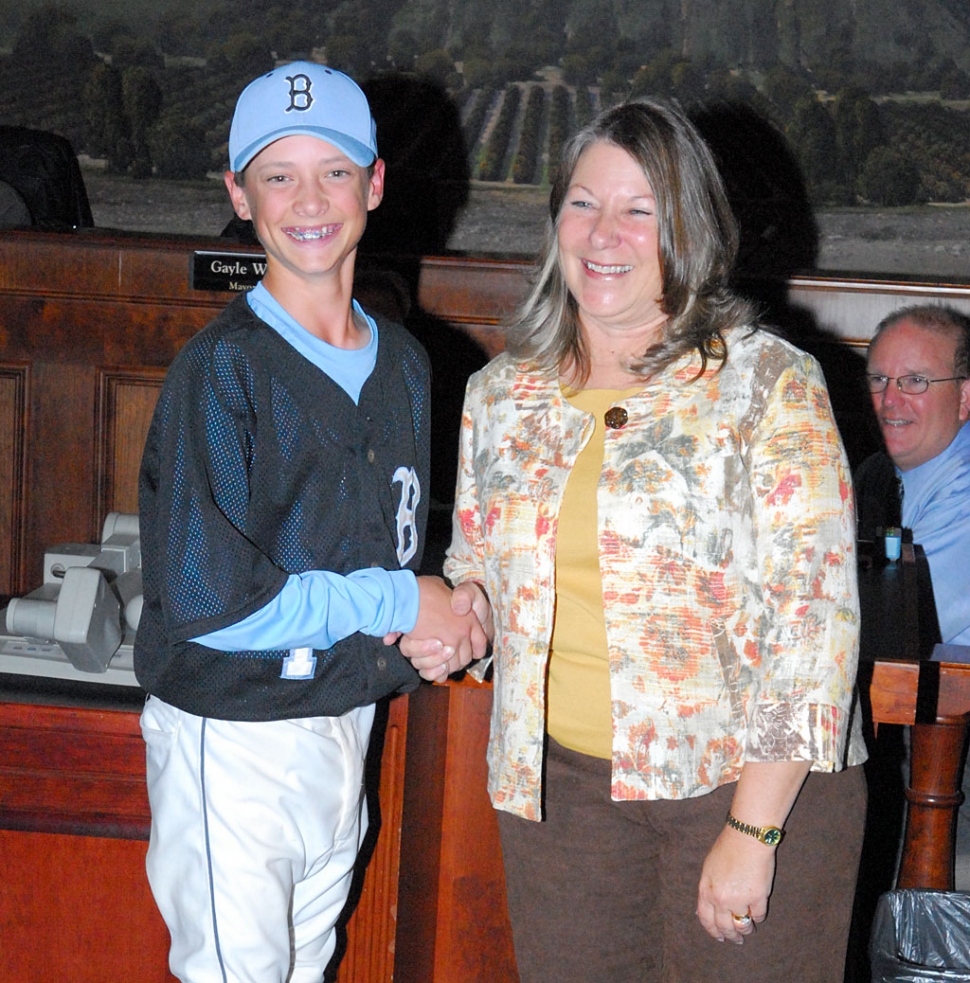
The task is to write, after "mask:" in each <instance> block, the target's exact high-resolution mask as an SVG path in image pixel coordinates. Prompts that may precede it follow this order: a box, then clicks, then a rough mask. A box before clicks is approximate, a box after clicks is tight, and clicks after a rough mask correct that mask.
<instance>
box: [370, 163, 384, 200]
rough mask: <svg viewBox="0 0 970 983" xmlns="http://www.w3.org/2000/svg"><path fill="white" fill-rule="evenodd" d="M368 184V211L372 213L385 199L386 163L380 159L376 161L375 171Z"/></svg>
mask: <svg viewBox="0 0 970 983" xmlns="http://www.w3.org/2000/svg"><path fill="white" fill-rule="evenodd" d="M367 182H368V183H367V211H369V212H372V211H373V210H374V209H375V208H377V206H378V205H379V204H380V203H381V201H382V199H383V198H384V161H382V160H381V159H380V157H378V158H377V160H375V161H374V170H373V173H372V174H371V175H370V177H369V178H368V179H367Z"/></svg>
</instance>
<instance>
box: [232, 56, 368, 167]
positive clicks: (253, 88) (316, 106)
mask: <svg viewBox="0 0 970 983" xmlns="http://www.w3.org/2000/svg"><path fill="white" fill-rule="evenodd" d="M295 135H303V136H311V137H319V138H320V139H321V140H325V141H326V142H327V143H330V144H333V146H335V147H337V148H338V149H339V150H342V151H343V152H344V153H345V154H346V155H347V156H348V157H349V158H350V159H351V160H352V161H353V162H354V163H355V164H357V165H358V166H360V167H369V166H370V165H371V164H372V163H373V162H374V160H375V159H376V158H377V127H376V125H375V123H374V119H373V117H372V116H371V113H370V106H369V105H368V103H367V96H365V95H364V93H363V92H362V91H361V89H360V86H358V85H357V83H356V82H354V80H353V79H351V78H349V77H348V76H347V75H344V74H343V72H338V71H337V70H336V69H333V68H327V66H326V65H318V64H316V62H312V61H294V62H290V64H288V65H280V66H279V67H278V68H274V69H273V71H271V72H269V73H268V74H266V75H261V76H260V77H259V78H258V79H254V80H253V81H252V82H250V83H249V85H247V86H246V88H245V89H243V91H242V93H241V95H240V96H239V99H238V101H237V102H236V111H235V112H234V113H233V116H232V126H231V127H230V128H229V166H230V167H231V168H232V170H233V171H237V172H238V171H241V170H243V168H245V166H246V165H247V164H248V163H249V162H250V161H251V160H252V159H253V158H254V157H255V156H256V154H258V153H259V152H260V151H261V150H262V149H263V148H264V147H268V146H269V145H270V144H271V143H273V142H274V141H275V140H279V139H280V138H281V137H287V136H295Z"/></svg>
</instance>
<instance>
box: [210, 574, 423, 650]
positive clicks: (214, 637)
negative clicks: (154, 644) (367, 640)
mask: <svg viewBox="0 0 970 983" xmlns="http://www.w3.org/2000/svg"><path fill="white" fill-rule="evenodd" d="M417 619H418V582H417V579H416V578H415V576H414V573H413V572H412V571H410V570H383V569H381V568H379V567H372V568H368V569H365V570H357V571H355V572H354V573H351V574H348V575H347V576H341V575H340V574H336V573H330V572H329V571H326V570H311V571H309V572H308V573H299V574H291V575H290V577H289V578H288V579H287V581H286V583H285V584H284V585H283V589H282V590H281V591H280V592H279V593H278V594H277V595H276V597H274V598H273V599H272V600H271V601H270V602H269V603H268V604H266V605H265V606H263V607H262V608H260V609H259V610H258V611H254V612H253V613H252V614H251V615H249V616H248V617H246V618H243V620H242V621H239V622H237V623H236V624H234V625H230V626H229V627H227V628H220V629H219V630H218V631H213V632H209V633H208V634H206V635H200V636H198V637H197V638H193V639H192V641H194V642H199V643H200V644H202V645H207V646H208V647H209V648H214V649H218V650H219V651H221V652H247V651H257V652H258V651H270V650H275V649H293V648H302V647H305V646H309V647H310V648H314V649H328V648H330V647H331V646H332V645H334V644H336V643H337V642H339V641H340V640H341V639H344V638H347V637H348V636H350V635H353V634H354V633H355V632H362V633H363V634H365V635H373V636H375V637H378V638H380V637H383V636H384V635H386V634H387V633H388V632H393V631H400V632H407V631H410V630H411V629H412V628H413V627H414V625H415V623H416V622H417Z"/></svg>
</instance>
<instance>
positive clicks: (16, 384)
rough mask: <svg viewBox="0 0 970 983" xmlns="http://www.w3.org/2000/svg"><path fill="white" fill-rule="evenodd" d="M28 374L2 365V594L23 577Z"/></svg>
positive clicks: (20, 368) (22, 367) (20, 367)
mask: <svg viewBox="0 0 970 983" xmlns="http://www.w3.org/2000/svg"><path fill="white" fill-rule="evenodd" d="M29 374H30V370H29V368H28V366H26V365H3V366H0V594H10V593H12V592H13V590H14V587H15V585H17V584H19V583H20V581H21V576H22V562H23V530H24V497H25V496H24V492H25V490H26V475H25V473H24V464H25V459H24V435H25V434H26V432H27V418H26V403H25V399H26V395H25V394H26V392H27V387H28V378H29Z"/></svg>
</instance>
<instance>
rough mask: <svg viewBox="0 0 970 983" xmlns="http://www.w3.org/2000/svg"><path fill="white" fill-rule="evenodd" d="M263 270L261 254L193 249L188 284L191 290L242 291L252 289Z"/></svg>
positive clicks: (264, 259) (260, 277)
mask: <svg viewBox="0 0 970 983" xmlns="http://www.w3.org/2000/svg"><path fill="white" fill-rule="evenodd" d="M265 272H266V257H265V256H264V255H261V254H257V253H220V252H211V251H209V250H205V249H197V250H196V251H195V252H194V253H193V254H192V262H191V264H190V265H189V285H190V286H191V288H192V289H193V290H219V291H223V292H231V293H242V292H244V291H246V290H252V289H253V287H255V286H256V284H257V283H259V281H260V280H261V279H262V277H263V274H264V273H265Z"/></svg>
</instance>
